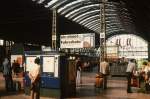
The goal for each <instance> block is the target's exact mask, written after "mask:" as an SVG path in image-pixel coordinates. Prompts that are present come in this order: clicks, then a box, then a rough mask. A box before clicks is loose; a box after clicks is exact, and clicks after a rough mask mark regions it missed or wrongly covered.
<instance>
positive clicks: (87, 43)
mask: <svg viewBox="0 0 150 99" xmlns="http://www.w3.org/2000/svg"><path fill="white" fill-rule="evenodd" d="M91 47H95V34H94V33H87V34H69V35H61V36H60V48H91Z"/></svg>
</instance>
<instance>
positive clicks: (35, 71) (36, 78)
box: [29, 58, 40, 99]
mask: <svg viewBox="0 0 150 99" xmlns="http://www.w3.org/2000/svg"><path fill="white" fill-rule="evenodd" d="M34 63H35V65H34V68H32V69H31V70H30V71H29V78H30V80H31V99H39V94H40V93H39V92H40V86H39V85H40V59H39V58H36V59H35V61H34Z"/></svg>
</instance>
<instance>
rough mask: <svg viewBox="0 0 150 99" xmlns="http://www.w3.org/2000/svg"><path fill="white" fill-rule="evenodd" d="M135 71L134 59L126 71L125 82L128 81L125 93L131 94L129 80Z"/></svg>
mask: <svg viewBox="0 0 150 99" xmlns="http://www.w3.org/2000/svg"><path fill="white" fill-rule="evenodd" d="M135 70H136V64H135V59H131V60H130V61H129V63H128V66H127V69H126V74H127V80H128V84H127V93H132V92H131V78H132V75H133V74H134V73H135Z"/></svg>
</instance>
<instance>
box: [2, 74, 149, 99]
mask: <svg viewBox="0 0 150 99" xmlns="http://www.w3.org/2000/svg"><path fill="white" fill-rule="evenodd" d="M94 81H95V73H83V76H82V85H81V86H80V87H77V93H76V97H74V98H69V99H150V94H144V93H137V92H134V93H126V83H127V82H126V80H125V78H117V77H115V78H114V77H113V78H111V77H110V78H109V81H108V89H107V90H102V89H98V88H95V87H94ZM0 99H29V96H26V95H24V93H23V92H17V93H16V92H11V93H7V92H5V91H4V80H3V77H2V75H0ZM40 99H52V98H50V97H47V98H46V97H41V98H40Z"/></svg>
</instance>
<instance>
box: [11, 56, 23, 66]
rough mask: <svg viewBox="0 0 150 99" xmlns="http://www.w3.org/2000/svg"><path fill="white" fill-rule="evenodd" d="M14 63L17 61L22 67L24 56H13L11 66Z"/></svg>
mask: <svg viewBox="0 0 150 99" xmlns="http://www.w3.org/2000/svg"><path fill="white" fill-rule="evenodd" d="M14 61H16V62H17V63H19V65H20V67H22V64H23V56H22V55H11V64H13V63H14Z"/></svg>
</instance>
